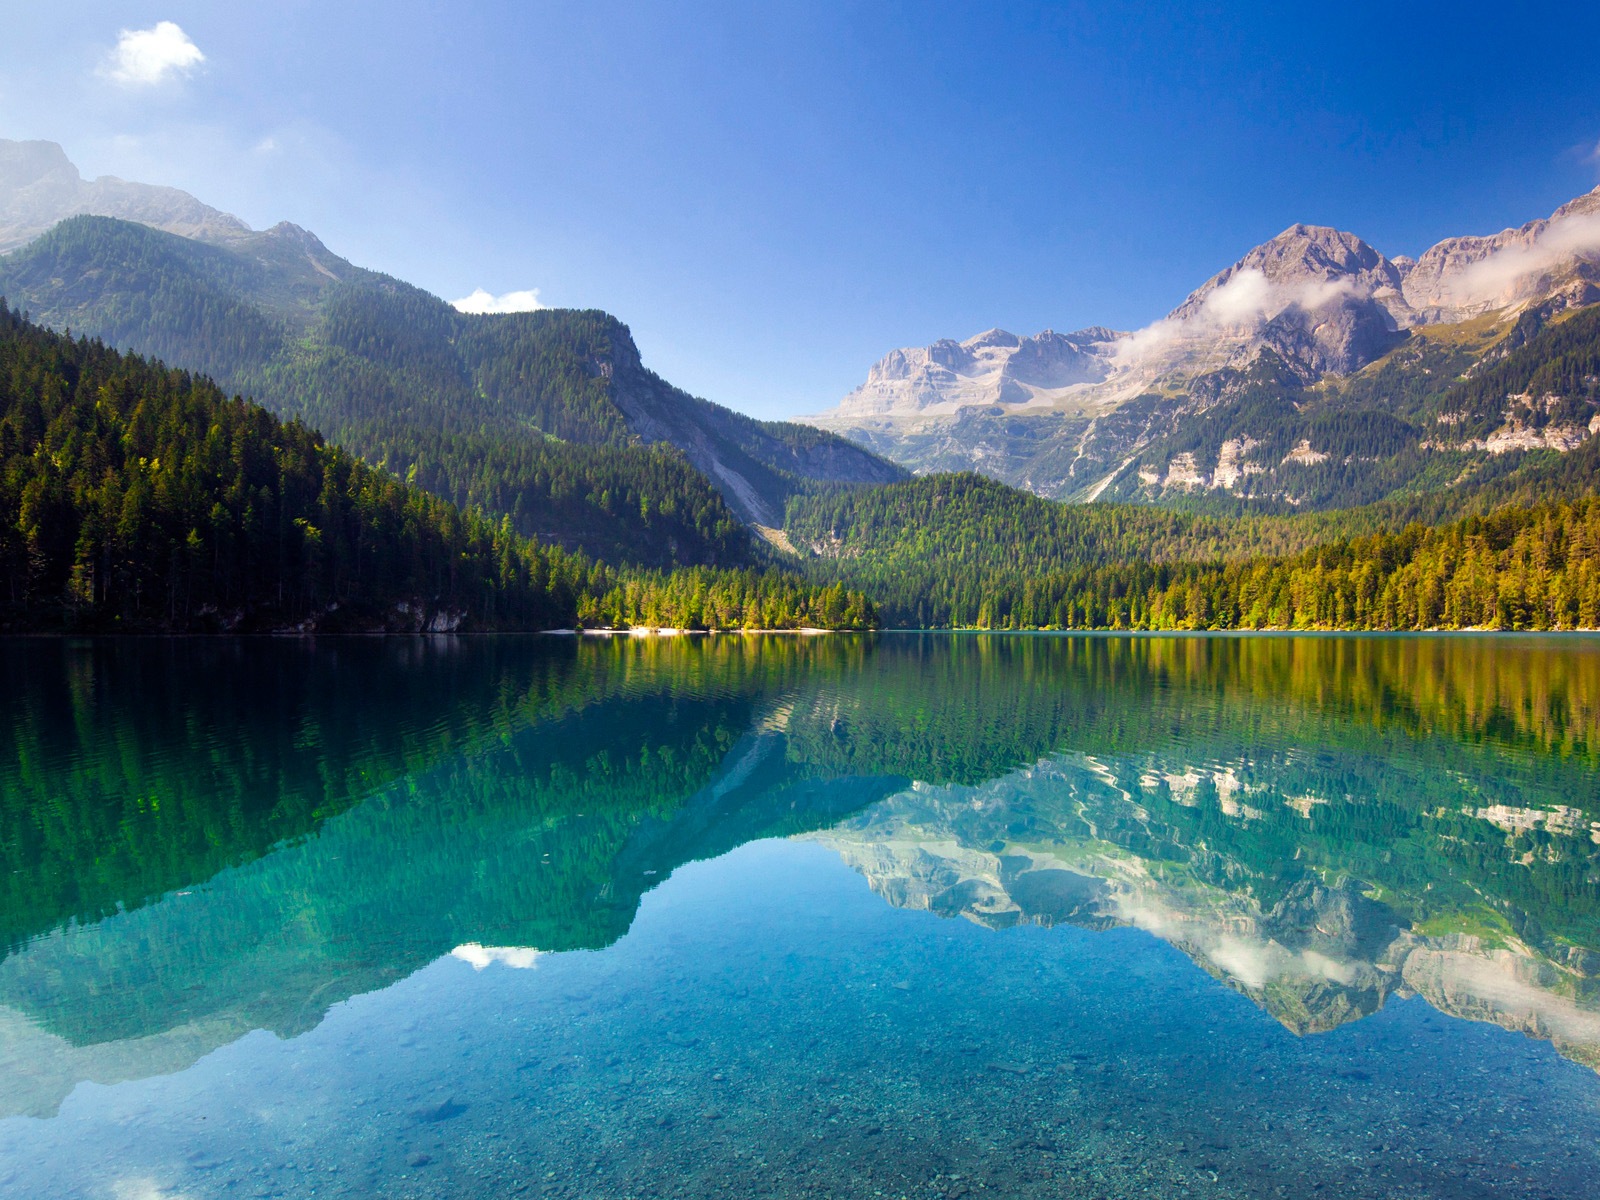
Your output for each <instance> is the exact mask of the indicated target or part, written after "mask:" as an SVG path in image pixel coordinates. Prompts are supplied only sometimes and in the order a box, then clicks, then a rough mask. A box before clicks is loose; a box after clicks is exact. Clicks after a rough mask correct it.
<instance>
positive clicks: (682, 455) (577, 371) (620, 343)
mask: <svg viewBox="0 0 1600 1200" xmlns="http://www.w3.org/2000/svg"><path fill="white" fill-rule="evenodd" d="M5 247H10V248H12V249H11V252H10V253H9V254H6V255H5V256H4V257H3V258H0V295H4V296H5V297H7V299H8V300H9V301H10V303H11V304H12V306H13V307H15V308H22V309H26V310H27V311H28V313H29V315H30V316H31V317H32V318H33V319H34V320H36V321H39V322H41V323H43V324H45V325H47V326H51V327H54V328H57V329H63V328H70V329H72V330H73V331H74V332H75V333H80V334H88V335H91V336H93V337H97V338H100V339H102V340H104V341H105V342H107V343H108V344H110V345H112V346H115V347H118V348H122V349H126V350H130V351H134V352H137V353H141V354H145V355H152V356H156V357H159V358H161V359H163V360H164V361H166V362H167V363H169V364H171V365H174V366H181V367H183V368H186V369H189V370H193V371H201V372H204V373H206V374H208V375H210V376H212V377H213V378H215V379H216V380H217V382H218V383H219V384H221V385H222V386H223V387H224V388H226V389H228V390H229V391H233V392H240V393H244V394H247V395H249V396H251V397H252V398H253V399H255V400H257V401H258V402H260V403H262V404H264V405H265V406H266V407H268V408H269V409H272V410H273V411H275V412H277V413H279V414H281V415H285V416H291V417H298V418H301V419H303V420H304V421H306V422H307V423H309V424H311V425H313V426H315V427H316V428H318V429H320V430H321V431H322V432H324V433H325V434H327V435H328V436H329V437H330V438H331V439H332V440H334V441H335V442H337V443H339V444H341V445H342V446H344V447H346V448H347V449H350V450H352V451H353V452H355V453H357V454H359V455H361V456H362V457H365V458H367V459H368V460H369V461H372V462H374V463H377V464H379V465H381V466H384V467H387V468H388V469H389V470H390V471H392V472H393V473H395V474H396V475H399V476H401V477H402V478H406V479H408V480H411V481H414V482H416V483H417V484H419V485H420V486H422V487H424V488H426V489H427V490H429V491H432V492H435V493H436V494H438V495H440V496H442V497H444V498H446V499H449V500H452V501H454V502H456V503H458V504H463V505H476V506H479V507H482V508H484V509H486V510H488V511H489V512H491V513H494V514H497V515H505V516H508V517H509V518H510V519H511V520H512V522H513V524H514V525H515V527H516V528H517V530H518V531H519V532H521V533H523V534H526V535H529V536H535V537H538V538H540V539H541V540H543V541H547V542H551V543H555V544H559V545H563V546H565V547H567V548H569V549H579V550H584V551H587V552H589V553H592V554H596V555H599V556H601V557H605V558H609V559H613V560H620V561H624V562H632V563H640V564H643V565H647V566H653V567H668V566H674V565H683V564H688V563H702V564H710V565H742V564H744V563H747V562H749V561H752V560H753V559H754V558H758V557H760V555H761V553H762V552H761V551H760V550H759V548H758V546H757V544H756V543H754V542H752V540H751V537H750V534H749V532H748V530H749V528H751V527H755V528H761V527H775V526H779V525H781V524H782V521H783V511H784V505H785V503H786V501H787V500H788V499H789V498H790V497H791V496H793V495H795V494H797V493H799V492H802V491H804V490H806V489H807V488H808V487H810V486H813V485H815V484H818V483H837V482H849V483H882V482H889V481H892V480H895V479H898V478H902V477H904V475H905V472H904V471H903V470H902V469H901V468H899V467H897V466H895V465H893V464H891V463H889V462H887V461H885V460H883V459H881V458H879V457H877V456H876V455H873V454H871V453H869V452H867V451H865V450H862V449H860V448H859V447H857V446H855V445H852V444H851V443H850V442H848V441H846V440H844V439H843V438H840V437H837V436H835V435H832V434H828V433H825V432H822V431H819V430H817V429H814V428H812V427H810V426H805V425H797V424H792V423H787V422H764V421H757V420H755V419H753V418H750V417H747V416H744V415H743V414H740V413H736V412H733V411H732V410H729V409H726V408H723V407H721V406H719V405H715V404H711V403H709V402H707V401H704V400H700V399H697V398H695V397H693V396H690V395H688V394H687V393H685V392H683V391H681V390H679V389H677V388H675V387H673V386H671V385H670V384H669V383H667V382H666V381H665V380H663V379H661V378H660V377H659V376H658V375H656V374H654V373H653V372H651V371H650V370H648V369H647V368H646V367H645V366H644V364H643V362H642V360H641V358H640V355H639V351H638V348H637V346H636V345H635V344H634V342H633V339H632V336H631V335H630V333H629V331H628V328H627V326H625V325H624V324H622V322H620V321H618V320H617V319H616V318H614V317H612V316H610V315H609V314H606V313H601V312H595V311H573V310H542V311H538V312H529V313H514V314H492V315H484V314H469V313H462V312H458V311H456V310H455V309H454V308H452V307H451V306H450V305H448V304H446V303H445V302H444V301H443V300H441V299H439V298H438V297H436V296H432V295H430V294H429V293H427V292H425V291H423V290H422V289H420V288H417V287H413V286H411V285H410V284H406V283H404V282H402V281H400V280H398V279H394V278H392V277H390V276H387V275H383V274H380V273H378V272H375V271H370V270H366V269H364V268H361V267H357V266H355V265H353V264H352V263H350V262H348V261H346V260H345V259H343V258H341V257H340V256H338V255H336V254H334V253H333V252H331V251H330V250H329V249H328V248H327V247H326V246H324V245H323V244H322V242H321V241H320V240H319V239H318V238H317V237H316V236H315V235H314V234H312V233H310V232H308V231H307V230H304V229H301V228H299V227H298V226H295V225H292V224H289V223H282V224H279V225H275V226H273V227H272V228H270V229H267V230H259V231H258V230H252V229H250V228H249V226H247V225H246V224H245V223H244V222H242V221H240V220H239V219H237V218H235V217H232V216H229V215H228V214H226V213H221V212H219V211H217V210H216V209H212V208H209V207H208V206H206V205H204V204H202V203H201V202H200V201H198V200H196V199H194V198H193V197H191V196H188V195H187V194H185V193H183V192H179V191H177V190H175V189H172V188H164V187H152V186H148V185H143V184H133V183H126V182H124V181H121V180H117V179H109V178H101V179H96V180H94V181H85V180H83V179H82V178H81V177H80V175H79V173H78V171H77V169H76V168H75V167H73V165H72V164H71V162H70V161H69V160H68V159H67V157H66V154H65V152H64V151H63V150H62V149H61V147H59V146H57V145H55V144H53V143H48V142H0V248H5Z"/></svg>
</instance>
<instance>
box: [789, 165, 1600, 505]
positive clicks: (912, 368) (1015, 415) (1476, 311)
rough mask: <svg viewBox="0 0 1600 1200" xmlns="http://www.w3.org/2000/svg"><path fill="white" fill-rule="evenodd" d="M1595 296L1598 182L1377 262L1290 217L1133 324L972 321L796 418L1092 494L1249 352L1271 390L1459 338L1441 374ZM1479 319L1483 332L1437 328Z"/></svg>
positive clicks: (1360, 246) (1215, 388)
mask: <svg viewBox="0 0 1600 1200" xmlns="http://www.w3.org/2000/svg"><path fill="white" fill-rule="evenodd" d="M1596 301H1600V188H1596V189H1594V190H1593V191H1591V192H1588V193H1585V194H1584V195H1582V196H1579V197H1577V198H1575V199H1574V200H1572V201H1569V202H1568V203H1566V204H1564V205H1562V206H1561V207H1560V208H1559V209H1557V210H1556V211H1555V212H1554V213H1553V214H1552V215H1551V216H1550V217H1548V218H1541V219H1539V220H1536V221H1530V222H1528V223H1527V224H1525V225H1523V226H1521V227H1519V228H1516V229H1507V230H1503V231H1501V232H1500V233H1497V234H1491V235H1484V236H1474V237H1458V238H1447V239H1444V240H1442V241H1441V242H1439V243H1437V244H1436V245H1435V246H1433V247H1430V248H1429V249H1428V250H1427V251H1425V252H1424V253H1423V254H1422V255H1421V256H1419V257H1418V258H1417V259H1415V260H1413V259H1410V258H1408V257H1405V256H1396V257H1395V258H1389V257H1387V256H1385V255H1384V254H1383V253H1382V252H1381V251H1379V250H1377V249H1376V248H1374V247H1373V246H1372V245H1370V244H1369V243H1367V242H1366V241H1364V240H1363V239H1361V238H1360V237H1358V236H1356V235H1355V234H1352V233H1348V232H1345V231H1342V230H1338V229H1335V228H1332V227H1329V226H1317V225H1307V224H1296V225H1291V226H1289V227H1288V228H1287V229H1285V230H1284V231H1283V232H1281V233H1279V234H1278V235H1276V236H1275V237H1273V238H1271V239H1269V240H1268V241H1266V242H1263V243H1262V244H1261V245H1259V246H1256V247H1254V248H1253V249H1251V250H1250V251H1248V252H1247V253H1246V254H1244V255H1243V256H1242V257H1240V258H1239V259H1238V260H1236V261H1235V262H1234V263H1232V264H1230V265H1229V266H1228V267H1225V268H1224V269H1223V270H1221V271H1219V272H1217V273H1216V274H1215V275H1213V276H1211V277H1210V278H1209V279H1208V280H1206V281H1205V282H1204V283H1203V284H1201V285H1200V286H1199V287H1198V288H1196V289H1195V290H1194V291H1192V292H1191V293H1190V294H1189V295H1188V296H1187V297H1186V298H1185V299H1184V300H1183V301H1182V302H1181V303H1180V304H1179V305H1177V306H1176V307H1175V308H1174V309H1172V310H1171V311H1170V312H1169V313H1168V314H1167V315H1166V316H1165V317H1163V318H1161V319H1160V320H1158V321H1156V322H1154V323H1152V324H1151V325H1148V326H1146V327H1144V328H1143V329H1139V330H1135V331H1131V332H1127V331H1114V330H1109V329H1105V328H1102V327H1091V328H1090V329H1086V330H1082V331H1078V332H1075V333H1067V334H1060V333H1056V332H1054V331H1052V330H1046V331H1044V332H1043V333H1041V334H1039V335H1037V336H1035V337H1019V336H1017V335H1015V334H1011V333H1009V332H1007V331H1005V330H989V331H986V332H985V333H983V334H979V335H977V336H976V337H974V338H969V339H967V340H966V341H964V342H955V341H952V340H949V339H945V340H941V341H939V342H935V343H933V344H932V345H931V346H928V347H922V348H916V347H908V348H901V349H898V350H894V351H891V352H890V353H889V354H887V355H885V356H884V357H883V358H882V359H880V360H879V361H878V362H877V363H875V364H874V365H873V366H872V368H871V369H870V370H869V372H868V376H867V380H866V381H865V382H864V383H863V384H862V385H861V386H860V387H858V388H856V389H855V390H854V391H852V392H851V393H850V394H849V395H848V396H846V397H845V398H844V400H842V401H841V402H840V404H839V405H838V406H837V407H836V408H834V409H831V410H829V411H827V412H824V413H821V414H817V415H814V416H809V417H806V418H803V419H804V420H807V421H809V422H811V423H813V424H816V425H817V426H819V427H821V428H826V429H831V430H834V431H836V432H840V433H843V434H844V435H845V436H847V437H850V438H852V439H853V440H856V441H859V442H861V443H862V444H863V445H866V446H869V447H871V448H872V449H873V450H875V451H877V452H878V453H880V454H884V455H886V456H888V457H891V458H894V459H896V460H897V461H900V462H903V463H905V464H906V465H908V466H910V467H911V468H912V469H913V470H916V471H918V472H925V471H939V470H964V469H973V470H978V471H981V472H983V473H985V474H988V475H990V476H991V477H993V478H996V479H999V480H1001V481H1003V482H1006V483H1010V484H1013V485H1015V486H1021V487H1025V488H1027V489H1029V490H1031V491H1035V492H1037V493H1039V494H1040V495H1044V496H1049V497H1053V498H1058V499H1067V498H1072V499H1096V498H1099V497H1100V496H1101V495H1102V494H1103V493H1104V490H1105V489H1106V488H1107V487H1109V486H1111V484H1112V483H1113V481H1114V480H1115V479H1116V478H1117V477H1118V474H1119V473H1120V472H1123V471H1127V470H1129V469H1130V468H1131V467H1132V465H1133V463H1134V461H1135V460H1136V459H1138V458H1139V456H1140V455H1141V454H1143V453H1144V452H1146V451H1147V449H1148V448H1149V447H1151V446H1152V445H1153V444H1154V443H1156V442H1158V441H1159V440H1160V439H1161V438H1162V437H1164V436H1166V435H1169V434H1172V433H1173V432H1175V431H1177V430H1178V429H1179V428H1180V427H1181V426H1182V425H1183V424H1184V422H1185V421H1186V420H1189V419H1192V418H1198V417H1203V416H1204V414H1205V413H1206V412H1207V411H1208V410H1210V409H1211V408H1212V407H1213V406H1214V405H1215V404H1216V403H1218V402H1219V401H1220V400H1224V399H1226V398H1227V397H1228V395H1229V394H1230V393H1231V394H1237V393H1238V392H1239V391H1240V389H1241V388H1243V387H1246V386H1247V383H1246V381H1247V379H1248V378H1249V377H1250V374H1251V372H1252V371H1256V372H1257V373H1258V374H1259V373H1260V371H1261V369H1262V367H1261V364H1263V363H1264V362H1270V363H1271V364H1273V365H1272V366H1271V368H1270V370H1271V371H1272V372H1274V373H1275V374H1276V375H1277V376H1278V377H1279V378H1280V379H1281V381H1282V393H1283V394H1284V395H1285V396H1289V393H1290V392H1293V391H1298V390H1302V389H1312V388H1317V389H1323V391H1325V392H1331V391H1334V390H1337V388H1338V387H1340V386H1341V385H1342V384H1343V382H1344V381H1346V380H1350V379H1352V378H1353V377H1355V376H1357V375H1358V374H1359V373H1360V372H1362V371H1363V370H1365V369H1367V368H1368V367H1371V366H1373V365H1374V364H1377V363H1380V362H1382V361H1384V360H1385V359H1386V358H1387V357H1388V356H1390V355H1393V354H1394V353H1395V352H1396V351H1397V350H1400V349H1401V348H1403V347H1405V346H1407V345H1408V344H1411V343H1414V342H1416V341H1417V339H1418V338H1419V337H1427V336H1431V337H1433V339H1434V340H1435V341H1438V340H1450V339H1451V338H1452V337H1453V338H1454V340H1455V341H1456V342H1457V343H1461V344H1465V343H1466V342H1469V341H1472V340H1474V338H1476V340H1477V341H1478V342H1479V343H1480V344H1478V345H1476V346H1475V347H1474V350H1473V354H1472V355H1471V357H1470V360H1469V361H1463V362H1458V363H1454V364H1452V366H1453V367H1454V372H1453V374H1452V375H1451V376H1449V377H1447V378H1446V379H1445V380H1443V382H1449V381H1451V380H1453V379H1458V378H1461V377H1464V375H1465V373H1466V372H1467V371H1468V370H1470V369H1471V368H1472V366H1473V363H1474V362H1475V361H1476V360H1477V359H1478V358H1480V357H1483V356H1488V357H1491V358H1492V357H1493V356H1494V355H1495V354H1498V353H1501V352H1503V350H1502V348H1501V346H1500V344H1499V343H1500V342H1501V341H1502V340H1503V339H1504V338H1505V337H1506V336H1508V335H1510V334H1512V333H1513V332H1514V331H1515V330H1516V329H1517V326H1518V322H1519V320H1521V319H1522V318H1524V317H1527V316H1529V315H1532V316H1533V317H1534V318H1536V319H1537V320H1538V321H1540V322H1548V321H1550V320H1552V319H1556V318H1558V317H1559V316H1560V315H1561V314H1563V313H1566V312H1569V311H1571V310H1573V309H1576V308H1582V307H1586V306H1588V305H1591V304H1593V303H1595V302H1596ZM1488 320H1492V321H1493V324H1494V327H1493V329H1492V331H1491V332H1492V334H1493V336H1492V337H1487V338H1486V337H1481V336H1478V333H1465V332H1464V333H1461V334H1453V333H1452V332H1451V331H1452V330H1453V329H1454V327H1455V326H1458V325H1460V326H1463V327H1468V326H1472V325H1473V324H1474V323H1481V322H1483V321H1488ZM1436 330H1437V331H1439V332H1438V333H1433V332H1432V331H1436ZM1479 332H1481V331H1479ZM1062 347H1070V348H1071V354H1072V356H1073V357H1072V359H1071V366H1070V373H1066V372H1064V373H1061V374H1058V375H1057V376H1056V377H1054V378H1053V379H1051V380H1048V381H1046V382H1048V383H1049V384H1051V385H1052V386H1045V387H1040V386H1036V385H1031V383H1032V381H1029V380H1026V379H1023V380H1021V381H1020V382H1021V383H1022V386H1018V384H1019V379H1018V374H1019V373H1018V372H1017V371H1015V370H1014V369H1013V363H1014V362H1021V363H1024V364H1031V362H1032V361H1033V360H1035V359H1038V358H1040V357H1043V356H1049V355H1051V354H1055V355H1056V356H1057V357H1058V358H1059V357H1060V355H1061V354H1062V353H1063V351H1062V350H1061V349H1060V348H1062ZM1439 365H1441V364H1439V363H1438V362H1430V363H1422V364H1419V366H1418V369H1419V371H1422V372H1424V373H1431V372H1432V371H1433V370H1434V369H1435V368H1436V367H1437V366H1439ZM1289 399H1290V401H1292V402H1294V403H1298V399H1297V398H1296V397H1292V396H1291V397H1289ZM1257 440H1258V441H1259V440H1260V439H1259V438H1258V439H1257ZM1417 440H1418V441H1421V440H1424V439H1421V438H1419V439H1417ZM1507 445H1509V443H1507ZM1308 452H1310V453H1318V452H1320V451H1319V448H1317V447H1315V446H1312V447H1310V448H1309V451H1308ZM1149 465H1150V464H1148V463H1147V464H1146V466H1149ZM1258 465H1259V464H1258ZM1219 466H1221V467H1222V468H1223V475H1224V476H1225V477H1229V478H1232V479H1233V480H1235V481H1236V480H1237V479H1238V478H1239V475H1238V474H1237V473H1236V472H1233V471H1231V469H1230V468H1228V467H1227V466H1226V465H1225V464H1222V463H1220V462H1219V461H1218V460H1215V459H1213V460H1212V461H1211V462H1209V463H1193V464H1190V463H1182V462H1173V461H1170V460H1169V461H1167V462H1164V463H1163V464H1162V465H1161V469H1160V470H1159V471H1158V472H1156V474H1157V477H1158V479H1160V480H1161V481H1162V484H1161V486H1160V487H1158V488H1156V489H1155V490H1154V491H1153V492H1152V491H1150V490H1149V488H1148V487H1147V488H1146V494H1145V495H1144V496H1143V497H1141V498H1144V499H1153V500H1157V501H1162V500H1167V499H1171V498H1172V497H1173V496H1174V495H1178V494H1181V493H1183V492H1184V491H1185V490H1186V489H1187V490H1192V486H1193V485H1192V484H1189V483H1186V482H1185V481H1186V480H1190V479H1193V478H1196V477H1198V476H1200V475H1202V474H1203V475H1204V476H1205V477H1206V478H1207V479H1214V478H1215V475H1214V472H1215V470H1216V469H1217V468H1218V467H1219ZM1174 467H1176V471H1175V472H1174V471H1173V470H1172V468H1174ZM1147 473H1148V472H1147ZM1169 476H1173V477H1174V478H1175V479H1176V481H1177V483H1176V487H1175V488H1173V489H1169V488H1167V486H1166V484H1165V480H1166V479H1167V478H1168V477H1169Z"/></svg>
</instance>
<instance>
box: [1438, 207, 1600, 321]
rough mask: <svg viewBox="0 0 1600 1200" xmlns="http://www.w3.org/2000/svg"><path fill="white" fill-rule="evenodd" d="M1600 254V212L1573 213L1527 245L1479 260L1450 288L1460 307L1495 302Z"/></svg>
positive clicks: (1503, 249) (1516, 245)
mask: <svg viewBox="0 0 1600 1200" xmlns="http://www.w3.org/2000/svg"><path fill="white" fill-rule="evenodd" d="M1597 254H1600V212H1578V213H1572V214H1570V215H1569V216H1565V217H1560V218H1558V219H1556V220H1554V221H1551V222H1550V223H1549V224H1548V225H1546V226H1545V227H1544V228H1543V229H1541V230H1539V231H1538V232H1537V233H1536V234H1534V236H1533V237H1532V238H1530V239H1528V240H1527V241H1525V242H1511V243H1510V244H1509V245H1506V246H1503V247H1501V248H1500V249H1498V250H1496V251H1495V252H1494V253H1492V254H1490V255H1489V256H1488V257H1486V258H1481V259H1479V260H1478V261H1477V262H1475V263H1473V264H1472V265H1471V266H1469V267H1467V268H1466V270H1464V271H1462V272H1461V275H1460V277H1459V278H1457V279H1455V280H1451V281H1449V282H1448V287H1449V290H1450V293H1451V296H1452V297H1453V298H1454V299H1455V300H1456V302H1457V303H1460V304H1468V303H1472V302H1475V301H1479V302H1481V301H1492V300H1496V299H1500V298H1502V297H1504V296H1505V295H1507V294H1508V293H1509V292H1510V291H1511V290H1512V289H1513V288H1514V287H1515V285H1516V284H1517V283H1518V282H1520V281H1521V280H1524V279H1527V278H1529V277H1530V276H1537V275H1542V274H1543V273H1544V272H1546V271H1549V270H1551V269H1552V268H1554V267H1559V266H1561V265H1563V264H1565V263H1568V262H1570V261H1571V260H1572V259H1574V258H1592V257H1594V256H1595V255H1597Z"/></svg>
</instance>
